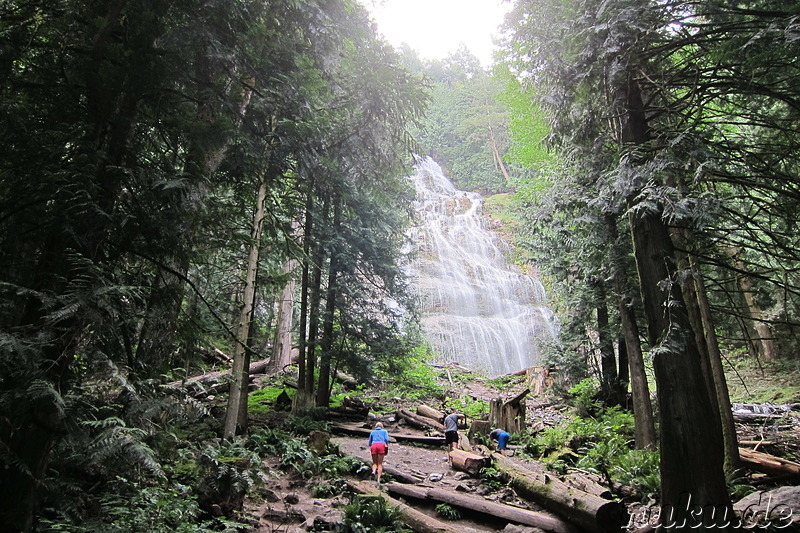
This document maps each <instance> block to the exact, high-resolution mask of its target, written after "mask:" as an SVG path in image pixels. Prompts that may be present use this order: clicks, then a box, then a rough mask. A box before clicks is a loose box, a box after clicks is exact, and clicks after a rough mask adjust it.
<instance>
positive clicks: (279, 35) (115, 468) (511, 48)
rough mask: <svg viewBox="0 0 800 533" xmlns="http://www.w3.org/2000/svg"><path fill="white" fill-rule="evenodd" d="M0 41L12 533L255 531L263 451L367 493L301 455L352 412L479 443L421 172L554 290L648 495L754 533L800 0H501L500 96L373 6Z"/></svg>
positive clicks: (21, 24) (1, 354)
mask: <svg viewBox="0 0 800 533" xmlns="http://www.w3.org/2000/svg"><path fill="white" fill-rule="evenodd" d="M0 43H1V45H0V128H1V129H2V130H1V131H2V135H0V144H1V145H2V146H1V147H0V152H1V153H2V157H0V251H2V254H1V255H0V257H2V262H0V465H1V468H0V533H5V532H9V533H17V532H24V533H30V532H57V531H71V532H84V531H86V532H88V531H109V532H117V531H119V532H122V531H126V532H138V531H142V532H145V531H147V532H161V531H179V532H204V531H228V532H231V531H257V529H254V526H253V524H252V523H249V522H248V520H247V517H246V516H244V515H243V514H242V505H243V501H244V499H245V495H249V494H251V493H253V492H257V491H256V489H257V488H259V487H260V488H261V489H262V492H263V490H264V487H265V486H267V487H268V486H269V484H270V483H272V482H274V480H272V481H271V478H270V477H269V476H268V475H266V474H265V473H264V471H260V470H259V469H258V468H256V467H255V466H254V465H255V464H257V463H260V460H261V458H262V457H261V456H262V455H269V454H272V455H275V454H277V453H278V452H280V453H282V454H283V461H284V463H283V464H284V466H285V465H294V466H295V470H296V471H295V474H297V475H300V477H301V478H303V476H306V475H307V476H312V475H322V473H323V472H327V473H329V474H330V473H332V474H333V475H340V474H342V473H343V472H344V471H346V470H347V468H348V465H347V464H346V461H345V460H344V459H343V458H342V457H338V458H337V459H335V460H334V459H332V460H331V463H330V464H329V463H324V461H323V460H322V459H321V458H319V457H316V456H314V457H312V456H309V455H303V453H304V450H305V447H304V446H303V445H302V442H304V441H303V440H302V439H305V438H306V437H307V436H308V434H309V432H311V431H312V430H317V429H325V430H330V429H331V428H330V426H329V425H325V422H326V421H327V422H330V421H331V420H332V419H333V418H334V417H335V414H334V413H336V412H337V410H339V411H341V410H342V409H346V406H347V405H350V406H351V407H352V406H353V405H357V406H359V409H361V408H363V407H364V402H367V406H366V408H367V409H368V410H371V412H378V413H379V414H380V413H388V412H390V411H393V409H391V408H390V407H389V406H390V405H395V404H393V403H392V402H395V403H397V401H400V400H402V401H403V402H404V404H407V405H413V404H417V403H419V402H428V403H438V405H436V407H441V408H445V407H447V408H450V407H454V406H455V405H457V406H458V408H459V409H461V410H462V411H467V412H471V411H475V412H474V413H471V414H472V415H473V416H474V417H476V418H477V417H479V415H480V414H482V413H483V411H484V409H483V407H485V406H484V405H482V404H483V403H487V402H484V401H483V400H484V399H476V398H472V399H470V397H469V395H468V394H466V393H465V392H463V390H462V391H460V392H459V391H457V390H456V389H458V388H459V387H461V386H462V385H463V383H461V382H459V381H458V379H456V380H455V382H454V380H453V375H452V373H451V372H450V371H449V370H448V372H447V377H445V378H442V374H441V369H437V368H436V367H433V366H431V365H430V364H428V360H429V359H430V355H431V354H430V346H429V345H428V344H426V341H425V337H424V332H423V331H421V329H420V327H419V323H418V320H417V319H418V317H419V310H418V302H417V301H416V297H415V289H414V287H413V283H412V281H413V280H410V279H409V278H408V276H407V265H408V262H409V261H410V258H409V257H408V254H407V253H406V245H407V242H406V240H407V238H406V235H407V233H406V232H407V230H408V228H409V227H411V226H412V224H413V223H414V209H413V203H414V191H413V188H412V187H411V185H410V184H409V181H408V179H407V176H409V175H410V174H411V173H412V172H413V169H414V164H415V162H416V161H418V158H419V157H423V156H431V157H433V158H434V159H435V160H436V161H437V162H438V163H440V164H441V165H442V167H443V168H444V169H445V170H446V172H447V173H448V175H449V177H450V178H451V179H452V181H453V182H454V183H455V184H456V185H457V186H458V188H459V189H462V190H465V191H477V192H480V193H481V194H482V195H484V197H485V198H486V201H485V209H486V212H487V214H488V216H489V217H490V218H491V219H492V224H493V225H494V227H495V228H496V229H497V231H498V232H499V233H501V234H502V235H503V236H504V237H505V238H506V239H507V240H508V241H509V242H510V243H511V244H512V248H511V249H512V250H513V252H512V254H511V255H512V257H510V259H511V260H512V261H513V262H514V263H516V264H517V265H519V266H520V268H523V269H525V270H526V271H528V272H533V273H535V274H536V275H537V276H539V277H540V278H541V279H542V281H543V283H544V284H545V286H546V287H547V291H548V296H549V299H550V300H551V305H552V307H553V309H554V310H555V313H556V315H557V316H558V320H559V323H560V334H559V339H558V342H557V343H553V345H552V346H550V347H549V348H548V353H547V354H545V355H546V366H548V367H549V368H550V369H552V370H554V371H555V372H554V374H556V375H557V376H558V381H559V384H558V385H559V386H558V387H555V386H554V387H553V390H552V391H551V392H550V394H553V395H556V394H557V393H558V391H557V390H556V389H558V390H559V391H560V392H561V395H562V397H564V398H568V399H569V401H570V402H572V403H573V404H576V403H577V408H576V411H577V413H578V415H576V416H579V417H580V416H583V417H584V418H586V419H587V420H594V421H605V422H604V423H605V426H603V423H599V424H598V425H597V426H596V427H595V426H592V427H593V428H595V429H596V430H597V431H596V433H597V434H598V435H599V434H600V432H601V431H602V427H605V428H606V429H607V428H608V427H613V428H615V431H619V432H620V434H622V433H625V435H626V438H623V439H621V441H620V442H617V441H616V440H614V438H613V436H611V437H610V436H608V435H606V437H603V438H605V439H606V444H609V443H611V442H614V443H616V444H618V445H619V450H618V451H619V453H621V454H622V455H624V456H625V457H626V458H628V460H629V461H632V462H633V463H636V464H635V465H632V466H631V468H632V467H633V466H637V467H641V468H644V467H645V466H646V467H647V468H649V469H650V470H649V471H648V472H646V474H648V475H649V474H653V475H656V474H657V476H656V477H655V479H656V481H655V483H651V486H650V489H651V490H649V491H647V492H646V493H640V494H639V495H638V497H639V498H640V501H642V499H643V498H644V499H646V498H647V497H650V498H651V499H654V501H655V503H656V504H657V505H658V506H659V507H660V508H661V509H662V510H665V509H668V510H671V511H674V516H673V518H675V523H676V524H683V525H682V526H681V525H678V526H677V527H675V528H677V529H684V528H687V529H688V528H692V529H713V530H734V529H740V527H736V525H735V524H733V523H732V522H731V520H730V516H732V515H733V504H734V500H735V496H736V495H737V493H736V491H735V490H732V485H735V484H736V483H737V481H736V480H738V479H740V478H741V477H742V475H743V474H742V472H743V458H742V457H741V455H740V449H741V448H740V446H741V444H742V443H741V440H742V437H741V435H739V436H738V437H737V423H736V420H735V419H734V409H733V408H732V396H733V394H732V391H731V388H732V387H733V386H734V385H733V383H731V379H730V376H731V375H732V372H733V373H735V371H736V365H737V362H739V363H738V364H741V365H744V366H746V367H748V368H757V369H758V370H759V372H760V373H754V374H753V376H754V377H752V379H753V380H754V382H753V386H755V381H758V380H761V379H762V378H763V376H764V375H765V374H764V372H765V371H769V372H771V373H773V374H777V375H782V376H795V375H796V373H797V372H800V368H798V359H797V350H798V348H800V340H799V339H800V337H798V335H800V276H799V275H798V268H800V246H798V244H800V243H798V238H799V237H798V235H800V233H798V227H797V222H798V215H797V213H798V211H795V209H798V206H799V205H800V176H798V174H800V166H798V162H797V157H798V154H800V128H798V124H800V120H799V119H800V60H799V59H798V58H800V5H798V4H797V3H794V2H785V1H784V0H780V1H779V0H742V1H739V2H730V1H727V0H707V1H692V0H603V1H600V0H542V1H533V0H512V1H510V12H509V14H508V15H507V17H506V20H505V23H504V26H503V28H502V32H501V37H500V39H499V42H498V48H497V51H496V58H495V63H494V64H493V65H492V66H491V67H484V66H482V65H481V64H480V62H479V61H478V60H477V59H476V58H475V57H473V56H471V54H470V53H469V51H468V50H466V49H462V50H461V51H459V52H458V53H456V54H453V55H452V56H450V57H449V58H448V59H447V60H444V61H429V60H422V59H420V57H419V56H418V55H417V53H416V52H415V51H414V50H412V49H410V48H409V47H407V46H404V47H401V48H400V49H395V48H393V47H392V46H391V45H389V44H388V43H387V42H386V41H385V40H384V39H383V38H382V37H381V36H380V34H379V33H378V32H377V29H376V27H375V25H374V24H373V23H372V22H371V20H370V17H369V13H368V11H367V10H366V9H365V8H364V7H363V6H362V5H361V4H360V3H359V2H358V1H357V0H230V1H227V2H220V1H200V0H174V1H172V2H157V1H152V0H145V1H143V2H129V1H128V0H108V1H99V0H83V1H76V0H29V1H25V0H6V1H3V2H0ZM255 367H257V372H258V373H259V374H261V375H263V376H265V377H264V378H263V380H264V381H262V383H263V384H265V385H264V386H263V387H260V388H256V389H255V390H254V388H253V386H252V385H253V384H252V381H251V377H252V376H251V374H252V372H253V369H254V368H255ZM214 372H219V374H220V376H221V379H218V380H215V381H206V380H205V377H208V376H211V375H212V374H213V373H214ZM759 376H761V377H759ZM198 377H202V378H203V379H197V378H198ZM343 377H345V378H346V379H343ZM490 377H492V378H496V376H490ZM442 379H444V380H445V381H446V382H448V383H446V384H445V385H444V388H443V385H442ZM507 379H508V380H509V381H507V382H503V381H502V380H501V381H500V382H497V381H496V380H492V382H494V383H497V384H498V389H496V390H495V391H494V392H493V394H496V395H500V394H502V393H501V392H500V391H502V390H503V387H504V386H506V387H507V388H509V389H511V388H513V387H512V386H511V385H509V384H510V383H517V382H516V381H513V378H511V377H507ZM748 379H751V378H749V377H748ZM267 384H268V385H267ZM448 386H449V387H450V390H449V392H448V390H447V388H448ZM462 389H463V387H462ZM198 390H199V392H198ZM287 390H290V391H291V395H288V396H287V392H286V391H287ZM281 391H283V394H282V395H278V394H277V393H278V392H281ZM273 392H275V394H274V395H273V394H272V393H273ZM738 397H739V396H737V398H738ZM799 397H800V390H797V389H795V388H793V386H792V385H791V383H786V380H784V383H783V390H781V391H779V392H776V393H775V394H773V395H771V396H770V397H767V398H762V400H764V401H772V402H777V403H786V404H792V403H797V402H798V401H800V400H798V398H799ZM287 398H288V399H287ZM734 399H736V398H734ZM548 401H556V400H555V399H551V400H548ZM370 402H374V404H373V405H369V403H370ZM279 404H282V405H280V406H279ZM476 404H481V405H480V406H477V405H476ZM395 407H396V405H395ZM487 409H488V407H487ZM279 411H280V412H281V413H282V414H281V415H280V416H278V412H279ZM358 412H360V413H361V412H362V411H360V410H359V411H358ZM362 414H363V413H362ZM622 417H630V421H629V422H630V423H628V422H627V418H626V419H625V420H626V422H625V423H622V422H620V420H622ZM278 419H281V420H283V421H284V423H283V425H277V423H276V422H275V420H278ZM583 427H584V430H585V431H588V430H586V429H585V428H586V427H587V426H583ZM537 431H539V432H540V434H539V435H538V436H537V435H532V434H531V435H529V434H527V433H529V432H528V431H527V430H525V428H520V433H519V434H516V433H515V434H514V436H513V440H514V441H516V442H519V443H521V444H520V450H521V451H520V454H521V455H524V453H529V454H531V455H538V456H539V457H541V455H542V453H543V451H542V450H544V449H545V448H547V449H551V448H552V449H557V448H563V447H564V446H561V445H556V443H554V442H550V443H549V444H547V445H545V444H543V440H542V437H543V436H546V437H549V438H550V440H551V441H552V440H553V439H554V438H555V437H554V433H552V432H551V433H546V432H545V433H541V431H542V428H539V429H538V430H537ZM592 431H594V429H593V430H592ZM628 432H629V433H628ZM561 436H562V437H563V436H564V435H563V434H562V435H561ZM572 437H573V441H574V440H575V439H574V437H575V435H572ZM583 437H584V438H587V439H588V437H586V435H584V436H583ZM595 437H596V440H595V442H594V450H595V452H597V449H598V447H597V443H598V442H600V440H602V439H600V438H599V437H597V435H595ZM796 437H797V435H796V433H795V436H794V438H795V440H796ZM536 438H538V439H539V440H538V441H535V439H536ZM296 439H299V440H296ZM598 439H599V440H598ZM479 440H480V439H479ZM484 440H485V439H484ZM589 440H591V439H589ZM762 440H763V435H762ZM484 444H486V443H485V442H484ZM561 444H563V442H562V443H561ZM584 444H585V442H584ZM575 448H576V450H573V451H575V452H577V448H578V446H577V445H576V446H575ZM583 448H586V446H583ZM584 451H585V450H584ZM784 452H785V454H788V456H787V457H786V459H787V460H789V461H797V460H798V458H800V455H798V454H800V450H798V448H797V446H796V445H789V446H786V447H784ZM292 453H293V454H294V456H293V460H290V459H289V457H290V456H291V454H292ZM581 453H583V452H581ZM609 453H610V452H609ZM604 457H605V459H608V457H610V455H607V456H604ZM561 463H563V461H561ZM601 463H602V464H601ZM645 463H646V465H645ZM303 464H305V465H306V467H307V468H310V467H311V466H312V465H316V468H317V470H315V471H313V472H312V471H310V470H304V471H300V470H299V465H303ZM349 466H352V465H349ZM551 466H552V465H551ZM562 466H563V464H562ZM611 466H613V465H612V464H611V463H609V462H608V461H607V460H606V461H605V462H598V463H595V464H594V465H593V467H592V468H593V469H594V470H596V471H598V472H600V473H601V474H603V476H604V477H605V479H606V481H610V479H609V477H610V474H609V472H610V469H611ZM498 468H499V466H498ZM490 471H492V472H493V473H497V472H496V470H493V469H487V472H486V473H485V474H486V476H487V479H489V477H490V474H492V472H490ZM798 473H800V471H798V472H796V473H795V474H793V476H796V475H797V474H798ZM286 475H287V476H288V475H289V474H288V473H287V474H286ZM303 479H305V478H303ZM650 479H651V481H652V479H653V476H651V478H650ZM616 481H618V480H616ZM751 481H752V480H751ZM783 481H784V482H788V484H796V477H792V476H789V478H788V480H787V479H783ZM492 483H494V484H495V485H497V484H499V483H500V482H499V481H497V478H494V477H491V479H490V481H489V484H490V485H491V484H492ZM331 492H332V493H334V494H336V493H341V492H342V487H341V486H337V487H336V488H334V489H331ZM687 494H688V495H690V499H691V500H692V501H693V502H694V503H695V505H696V507H694V506H691V505H684V503H685V500H686V495H687ZM231 495H235V497H233V498H232V497H231ZM616 496H617V497H621V493H619V494H617V495H616ZM247 497H250V496H247ZM262 497H263V494H262ZM349 509H350V510H351V511H352V510H353V508H349ZM698 509H701V511H700V512H698V511H697V510H698ZM156 510H158V512H156ZM708 510H711V511H712V512H708ZM357 511H358V509H356V510H355V511H353V513H356V514H355V515H353V514H352V513H351V514H350V515H347V513H345V514H346V516H350V518H349V519H345V520H344V523H343V524H340V525H338V526H336V527H339V528H340V529H339V530H342V531H378V530H379V528H378V527H377V526H375V527H372V526H365V525H364V524H360V523H359V522H358V520H360V519H361V518H363V517H359V516H356V515H357ZM348 512H349V511H348ZM795 515H797V516H798V517H800V509H798V510H797V512H796V513H795ZM387 527H388V529H386V528H384V529H383V530H384V531H406V530H407V529H406V528H408V527H410V525H409V524H408V522H406V523H405V524H404V525H394V526H390V527H389V526H387ZM673 527H674V524H673ZM341 528H345V529H341ZM347 528H349V529H347ZM359 528H360V529H359ZM669 528H670V527H668V526H664V524H661V525H660V526H659V529H662V530H663V529H669ZM420 530H421V529H417V531H420ZM264 531H267V530H264ZM276 531H277V529H276Z"/></svg>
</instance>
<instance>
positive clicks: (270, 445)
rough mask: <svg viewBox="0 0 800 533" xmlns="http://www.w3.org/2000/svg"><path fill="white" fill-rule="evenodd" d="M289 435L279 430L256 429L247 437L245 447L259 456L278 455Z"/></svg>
mask: <svg viewBox="0 0 800 533" xmlns="http://www.w3.org/2000/svg"><path fill="white" fill-rule="evenodd" d="M289 439H290V437H289V434H288V433H286V432H285V431H282V430H279V429H271V428H257V429H255V430H254V431H253V432H252V433H250V435H249V436H248V438H247V440H246V441H245V442H246V445H247V447H248V448H249V449H251V450H253V451H255V452H256V453H258V454H259V455H262V456H265V455H266V456H269V455H280V451H281V450H282V448H283V445H284V443H285V442H286V441H287V440H289Z"/></svg>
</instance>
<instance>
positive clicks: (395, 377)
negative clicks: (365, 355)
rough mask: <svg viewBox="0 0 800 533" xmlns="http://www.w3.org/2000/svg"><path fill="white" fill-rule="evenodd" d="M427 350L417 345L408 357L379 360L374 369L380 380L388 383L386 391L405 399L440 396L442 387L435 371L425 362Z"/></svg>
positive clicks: (442, 392)
mask: <svg viewBox="0 0 800 533" xmlns="http://www.w3.org/2000/svg"><path fill="white" fill-rule="evenodd" d="M430 358H431V354H430V353H429V350H428V349H427V348H425V347H418V348H417V349H416V350H415V351H414V352H413V353H411V354H410V355H409V356H408V357H404V358H395V359H389V360H386V361H381V362H380V363H381V364H380V365H378V366H377V368H376V369H375V372H376V374H377V375H378V377H380V378H381V380H382V381H384V382H386V383H389V384H390V387H391V388H390V389H388V390H386V393H387V394H388V395H390V396H400V397H402V398H404V399H406V400H422V399H427V398H433V397H442V396H443V394H444V389H442V386H441V385H439V382H438V381H437V379H436V372H435V371H434V369H433V368H431V366H430V365H429V364H428V363H427V361H428V360H429V359H430Z"/></svg>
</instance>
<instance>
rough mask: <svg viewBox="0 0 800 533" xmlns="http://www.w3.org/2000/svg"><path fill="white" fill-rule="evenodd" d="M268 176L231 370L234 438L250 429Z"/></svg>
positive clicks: (228, 427)
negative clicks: (249, 403)
mask: <svg viewBox="0 0 800 533" xmlns="http://www.w3.org/2000/svg"><path fill="white" fill-rule="evenodd" d="M266 198H267V178H266V175H264V176H262V177H261V183H260V184H259V187H258V195H257V199H256V211H255V215H254V216H253V228H252V230H251V232H250V239H251V240H250V253H249V254H248V258H247V266H246V269H245V281H244V294H243V295H242V307H241V311H240V315H239V325H238V328H237V331H236V344H235V345H234V349H233V367H232V368H231V374H232V376H233V383H232V384H231V391H230V394H229V396H228V408H227V411H226V413H225V427H224V429H223V437H224V438H225V439H227V440H231V439H233V437H234V436H235V435H236V434H237V433H243V432H245V431H246V430H247V385H248V382H249V373H248V369H249V367H250V346H249V341H250V325H251V323H252V321H253V307H254V304H255V298H256V276H257V274H258V259H259V254H260V251H261V235H262V233H263V232H264V215H265V212H266Z"/></svg>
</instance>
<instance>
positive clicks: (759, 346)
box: [736, 259, 775, 361]
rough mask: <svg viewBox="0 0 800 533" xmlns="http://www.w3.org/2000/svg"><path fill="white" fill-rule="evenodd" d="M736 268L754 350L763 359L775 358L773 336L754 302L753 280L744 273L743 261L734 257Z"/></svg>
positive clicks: (759, 308)
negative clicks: (752, 336) (751, 332)
mask: <svg viewBox="0 0 800 533" xmlns="http://www.w3.org/2000/svg"><path fill="white" fill-rule="evenodd" d="M736 268H737V270H739V272H740V274H738V275H737V276H736V281H737V282H738V284H739V288H740V289H741V291H742V296H743V297H744V302H745V305H746V306H747V313H748V314H749V315H750V319H751V322H752V327H753V329H754V330H755V333H756V335H755V343H754V347H755V349H756V352H757V353H758V355H759V356H760V357H761V359H762V360H764V361H774V360H775V340H774V339H775V336H774V335H773V334H772V330H771V329H770V327H769V325H768V324H767V323H766V322H765V321H764V312H763V311H762V310H761V307H760V306H759V305H758V303H757V302H756V297H755V293H754V292H753V282H752V280H751V279H750V277H749V276H747V275H746V274H744V273H743V272H745V271H746V266H745V264H744V261H742V260H740V259H736Z"/></svg>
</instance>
